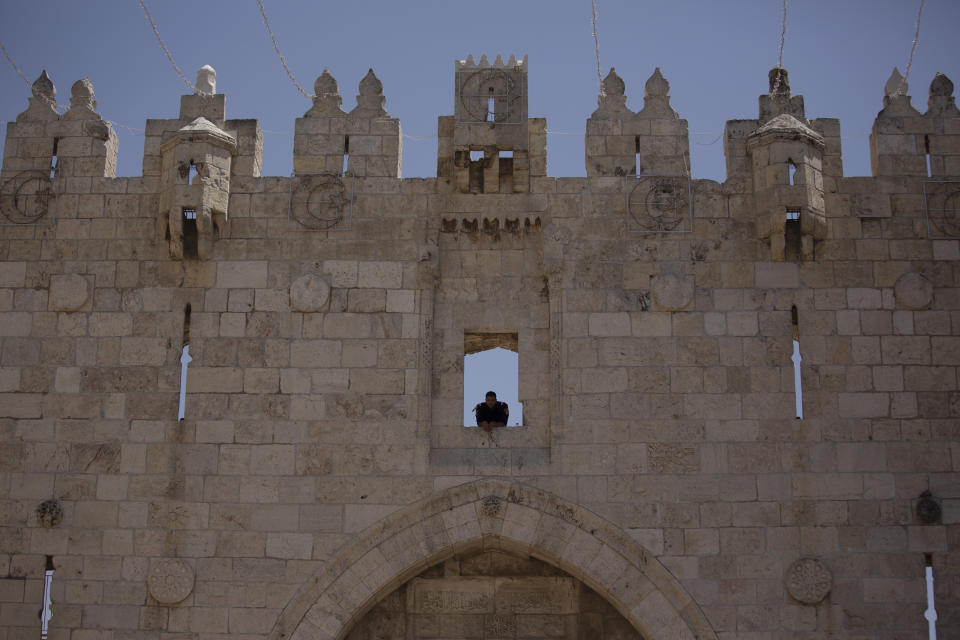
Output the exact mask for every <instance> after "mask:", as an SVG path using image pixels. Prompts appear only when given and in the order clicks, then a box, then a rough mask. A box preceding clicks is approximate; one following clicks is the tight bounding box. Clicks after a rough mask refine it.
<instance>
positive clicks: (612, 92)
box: [603, 67, 660, 96]
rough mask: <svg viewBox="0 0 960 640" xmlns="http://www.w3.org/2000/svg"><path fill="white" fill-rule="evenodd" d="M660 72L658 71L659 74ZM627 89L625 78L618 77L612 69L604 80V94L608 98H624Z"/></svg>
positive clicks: (611, 68)
mask: <svg viewBox="0 0 960 640" xmlns="http://www.w3.org/2000/svg"><path fill="white" fill-rule="evenodd" d="M659 71H660V70H659V69H657V72H659ZM647 84H650V83H649V82H648V83H647ZM626 89H627V85H625V84H624V82H623V78H621V77H620V76H618V75H617V71H616V69H614V68H613V67H610V73H608V74H607V77H606V78H604V79H603V93H604V94H605V95H608V96H622V95H624V92H625V91H626Z"/></svg>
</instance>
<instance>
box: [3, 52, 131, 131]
mask: <svg viewBox="0 0 960 640" xmlns="http://www.w3.org/2000/svg"><path fill="white" fill-rule="evenodd" d="M0 51H3V57H5V58H6V59H7V62H9V63H10V66H11V67H13V70H14V71H16V72H17V75H18V76H20V78H22V79H23V81H24V82H25V83H26V85H27V86H28V87H30V89H31V90H32V89H33V83H31V82H30V80H29V79H28V78H27V76H26V75H24V73H23V71H21V70H20V67H18V66H17V63H16V62H14V61H13V58H11V57H10V54H9V53H7V48H6V47H5V46H3V42H0ZM53 106H54V108H56V109H59V110H61V111H67V110H68V109H69V107H66V106H65V105H62V104H59V103H57V102H54V103H53ZM104 122H106V123H107V124H112V125H114V126H117V127H123V128H124V129H127V130H128V131H130V133H132V134H134V135H143V129H137V128H135V127H128V126H127V125H125V124H120V123H119V122H114V121H113V120H104Z"/></svg>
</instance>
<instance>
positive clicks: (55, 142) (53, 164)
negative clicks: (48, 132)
mask: <svg viewBox="0 0 960 640" xmlns="http://www.w3.org/2000/svg"><path fill="white" fill-rule="evenodd" d="M59 145H60V138H54V139H53V154H52V155H51V156H50V179H51V180H53V179H54V178H56V177H57V164H58V163H59V161H58V160H57V147H58V146H59Z"/></svg>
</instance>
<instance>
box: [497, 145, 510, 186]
mask: <svg viewBox="0 0 960 640" xmlns="http://www.w3.org/2000/svg"><path fill="white" fill-rule="evenodd" d="M498 155H499V160H500V163H499V170H500V193H513V150H512V149H510V150H507V151H501V152H499V154H498Z"/></svg>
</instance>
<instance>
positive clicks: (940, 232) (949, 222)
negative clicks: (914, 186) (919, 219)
mask: <svg viewBox="0 0 960 640" xmlns="http://www.w3.org/2000/svg"><path fill="white" fill-rule="evenodd" d="M923 201H924V213H925V215H926V218H927V237H928V238H960V181H956V180H929V181H926V182H924V183H923Z"/></svg>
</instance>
